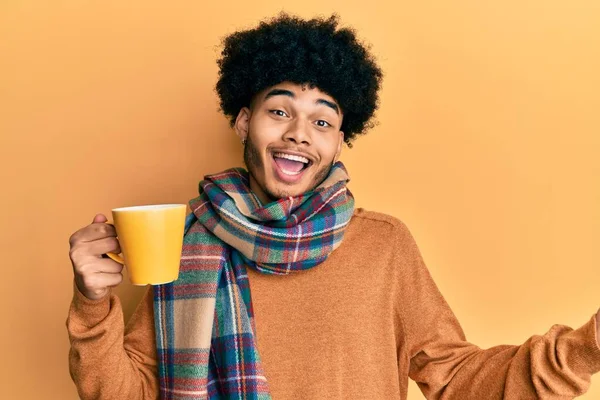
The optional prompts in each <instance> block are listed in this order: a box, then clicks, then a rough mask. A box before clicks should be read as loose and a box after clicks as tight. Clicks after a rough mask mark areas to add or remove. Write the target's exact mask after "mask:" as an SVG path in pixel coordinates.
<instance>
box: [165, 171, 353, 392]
mask: <svg viewBox="0 0 600 400" xmlns="http://www.w3.org/2000/svg"><path fill="white" fill-rule="evenodd" d="M348 180H349V177H348V175H347V173H346V169H345V168H344V166H343V164H342V163H341V162H337V163H335V164H334V165H333V167H332V169H331V171H330V173H329V175H328V177H327V178H326V179H325V180H324V181H323V183H321V184H320V185H319V186H318V187H317V188H315V189H314V190H312V191H310V192H307V193H304V194H302V195H300V196H298V197H288V198H283V199H279V200H277V201H274V202H272V203H269V204H267V205H264V206H263V205H262V204H261V203H260V201H259V200H258V198H257V197H256V195H254V194H253V193H252V192H251V191H250V187H249V177H248V173H247V172H246V171H245V170H243V169H241V168H234V169H229V170H227V171H224V172H222V173H219V174H215V175H209V176H206V177H205V179H204V180H203V181H202V182H200V196H199V197H197V198H195V199H193V200H191V201H190V203H189V204H190V207H191V209H192V211H193V213H192V214H190V216H188V221H187V225H188V227H187V228H186V234H185V236H184V242H183V251H182V256H181V267H180V272H179V279H178V280H177V281H175V282H173V283H169V284H165V285H158V286H155V287H154V318H155V331H156V346H157V357H158V364H159V378H160V394H161V398H162V399H173V400H184V399H185V400H189V399H256V400H262V399H271V396H270V394H269V389H268V385H267V380H266V378H265V376H264V373H263V369H262V367H261V362H260V358H259V354H258V351H257V348H256V339H255V332H256V330H255V327H254V312H253V309H252V301H251V297H250V287H249V283H248V275H247V274H246V267H250V268H254V269H255V270H257V271H260V272H263V273H267V274H281V275H286V274H289V273H290V272H297V271H301V270H305V269H308V268H311V267H314V266H316V265H318V264H319V263H321V262H323V261H324V260H325V259H326V258H327V257H328V256H329V254H330V253H331V252H332V251H333V250H334V249H335V248H337V247H338V246H339V245H340V243H341V241H342V237H343V234H344V230H345V228H346V226H347V225H348V223H349V221H350V218H351V216H352V214H353V211H354V199H353V197H352V194H351V193H350V191H349V190H348V189H347V188H346V183H347V182H348Z"/></svg>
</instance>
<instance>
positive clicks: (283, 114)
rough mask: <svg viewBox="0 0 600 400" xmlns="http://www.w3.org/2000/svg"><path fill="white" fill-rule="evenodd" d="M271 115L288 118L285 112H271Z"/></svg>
mask: <svg viewBox="0 0 600 400" xmlns="http://www.w3.org/2000/svg"><path fill="white" fill-rule="evenodd" d="M269 112H270V113H272V114H275V115H277V116H279V117H287V116H288V115H287V114H286V113H285V111H281V110H269Z"/></svg>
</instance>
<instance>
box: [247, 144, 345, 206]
mask: <svg viewBox="0 0 600 400" xmlns="http://www.w3.org/2000/svg"><path fill="white" fill-rule="evenodd" d="M244 164H246V168H247V169H248V173H249V174H250V175H251V176H252V178H254V181H255V182H256V183H257V184H258V185H260V187H261V189H262V190H263V192H265V194H266V195H267V196H269V198H270V199H271V200H272V201H274V200H277V199H281V198H284V197H289V196H290V192H287V191H286V190H280V191H279V192H278V193H273V192H272V191H271V190H269V188H267V187H266V185H265V183H261V182H260V181H259V180H258V179H257V176H256V173H255V172H256V171H259V170H260V169H261V168H263V166H264V163H263V160H262V158H261V156H260V152H259V151H258V149H257V148H256V146H254V143H252V139H251V138H250V135H248V136H247V138H246V144H245V145H244ZM332 166H333V164H329V165H325V166H323V167H321V168H320V169H319V170H318V171H317V173H316V174H315V176H314V178H313V182H312V184H311V185H310V187H309V188H308V189H307V190H306V192H308V191H311V190H313V189H314V188H316V187H317V186H319V184H321V182H323V181H324V180H325V178H327V176H328V175H329V172H330V171H331V168H332ZM265 178H266V177H265ZM300 194H302V193H300Z"/></svg>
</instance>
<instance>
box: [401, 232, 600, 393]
mask: <svg viewBox="0 0 600 400" xmlns="http://www.w3.org/2000/svg"><path fill="white" fill-rule="evenodd" d="M397 240H398V242H397V243H396V245H397V246H398V247H396V249H397V251H396V255H395V259H396V267H397V268H396V271H398V273H399V274H400V277H399V280H398V282H399V284H400V285H401V286H400V287H401V290H398V293H399V296H400V299H399V301H398V303H397V304H398V312H399V315H400V321H401V323H402V327H403V330H404V342H405V343H404V347H405V351H406V352H407V353H408V354H405V355H404V357H406V358H407V359H408V360H409V361H410V363H409V372H408V375H409V377H410V378H411V379H413V380H414V381H415V382H416V383H417V385H418V386H419V388H420V389H421V391H422V392H423V394H424V395H425V397H426V398H427V399H435V400H437V399H439V400H446V399H460V400H470V399H473V400H475V399H483V398H485V399H490V400H493V399H498V400H500V399H519V400H525V399H547V400H550V399H561V400H564V399H572V398H574V397H577V396H579V395H581V394H583V393H585V392H586V391H587V390H588V388H589V386H590V378H591V375H592V374H594V373H596V372H598V371H600V348H599V346H598V341H597V338H596V318H595V315H594V316H592V318H591V319H590V320H589V321H588V322H587V323H585V324H584V325H583V326H581V327H580V328H578V329H575V330H574V329H571V328H569V327H567V326H563V325H554V326H552V327H551V328H550V330H549V331H548V332H547V333H545V334H544V335H535V336H532V337H530V338H529V339H528V340H527V341H526V342H525V343H523V344H522V345H520V346H516V345H500V346H494V347H491V348H489V349H485V350H484V349H480V348H479V347H477V346H475V345H473V344H471V343H469V342H467V341H466V338H465V335H464V333H463V330H462V328H461V326H460V324H459V322H458V320H457V319H456V317H455V315H454V313H453V312H452V310H451V309H450V307H449V305H448V304H447V302H446V301H445V299H444V298H443V296H442V294H441V293H440V291H439V290H438V288H437V286H436V284H435V283H434V281H433V279H432V277H431V275H430V273H429V271H428V269H427V267H426V266H425V264H424V262H423V259H422V257H421V254H420V252H419V249H418V248H417V245H416V243H415V241H414V239H413V237H412V235H411V234H410V232H409V231H408V229H407V228H406V226H404V225H402V227H401V229H398V236H397Z"/></svg>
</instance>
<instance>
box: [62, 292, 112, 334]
mask: <svg viewBox="0 0 600 400" xmlns="http://www.w3.org/2000/svg"><path fill="white" fill-rule="evenodd" d="M111 295H112V291H111V290H109V292H108V294H107V295H106V296H104V297H102V298H101V299H97V300H90V299H88V298H87V297H85V296H84V295H83V293H81V292H80V291H79V288H78V287H77V285H76V284H75V282H74V281H73V301H72V303H71V313H72V316H73V317H75V318H77V320H78V321H79V323H81V324H83V325H85V326H86V327H88V328H91V327H93V326H96V325H97V324H98V323H100V322H101V321H102V320H104V319H105V318H106V317H107V316H108V314H109V312H110V303H111V302H110V298H111Z"/></svg>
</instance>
